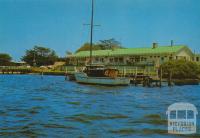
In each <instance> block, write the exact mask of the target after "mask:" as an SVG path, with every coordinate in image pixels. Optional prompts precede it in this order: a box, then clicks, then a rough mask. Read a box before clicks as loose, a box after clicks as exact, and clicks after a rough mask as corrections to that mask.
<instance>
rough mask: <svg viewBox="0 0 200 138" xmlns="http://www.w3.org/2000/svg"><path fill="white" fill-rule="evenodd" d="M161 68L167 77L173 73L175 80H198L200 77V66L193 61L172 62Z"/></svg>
mask: <svg viewBox="0 0 200 138" xmlns="http://www.w3.org/2000/svg"><path fill="white" fill-rule="evenodd" d="M161 67H162V69H163V73H164V74H165V76H168V75H169V74H170V72H171V73H172V78H173V79H197V78H198V77H199V75H200V65H199V64H197V63H195V62H192V61H185V60H171V61H168V62H166V63H164V64H163V65H161Z"/></svg>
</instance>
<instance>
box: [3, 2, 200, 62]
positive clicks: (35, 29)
mask: <svg viewBox="0 0 200 138" xmlns="http://www.w3.org/2000/svg"><path fill="white" fill-rule="evenodd" d="M94 15H95V17H94V23H95V24H98V25H101V26H99V27H95V28H94V42H98V41H99V40H104V39H110V38H115V39H116V40H118V41H120V42H121V43H122V45H123V46H124V47H128V48H132V47H150V46H152V43H153V42H157V43H158V44H159V45H163V46H164V45H170V41H171V40H174V43H175V44H177V45H180V44H183V45H188V46H189V47H190V48H191V50H192V51H194V50H195V52H199V53H200V0H95V13H94ZM90 17H91V0H0V53H9V54H10V55H11V56H12V57H13V60H15V61H19V60H20V58H21V57H22V56H23V55H24V54H25V51H26V50H27V49H31V48H33V46H35V45H39V46H44V47H49V48H51V49H53V50H55V51H56V53H57V54H58V55H59V56H65V53H66V51H72V52H74V51H75V50H76V49H78V48H79V47H80V46H81V45H82V44H83V43H85V42H89V40H90V33H89V32H90V30H89V29H90V28H89V26H84V25H83V24H87V23H90Z"/></svg>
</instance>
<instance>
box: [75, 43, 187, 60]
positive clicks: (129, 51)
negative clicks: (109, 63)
mask: <svg viewBox="0 0 200 138" xmlns="http://www.w3.org/2000/svg"><path fill="white" fill-rule="evenodd" d="M183 48H187V46H184V45H175V46H158V47H156V48H152V47H146V48H145V47H144V48H121V49H114V50H93V51H92V55H93V56H120V55H121V56H122V55H147V54H150V55H153V54H173V53H176V52H178V51H180V50H181V49H183ZM71 56H72V57H89V56H90V51H80V52H78V53H75V54H73V55H71Z"/></svg>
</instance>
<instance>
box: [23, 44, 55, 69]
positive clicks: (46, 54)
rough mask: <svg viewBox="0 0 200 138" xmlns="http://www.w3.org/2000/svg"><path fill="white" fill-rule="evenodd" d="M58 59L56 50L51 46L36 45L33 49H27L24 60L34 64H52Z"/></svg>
mask: <svg viewBox="0 0 200 138" xmlns="http://www.w3.org/2000/svg"><path fill="white" fill-rule="evenodd" d="M57 59H58V57H57V55H56V53H55V51H54V50H51V49H49V48H45V47H40V46H35V47H34V48H33V49H30V50H27V51H26V54H25V56H23V57H22V60H23V61H25V62H26V63H28V64H29V65H31V66H33V65H34V63H35V64H36V65H37V66H42V65H52V64H54V62H55V61H56V60H57Z"/></svg>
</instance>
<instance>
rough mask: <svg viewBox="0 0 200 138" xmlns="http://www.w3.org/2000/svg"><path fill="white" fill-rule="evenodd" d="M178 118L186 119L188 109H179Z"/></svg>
mask: <svg viewBox="0 0 200 138" xmlns="http://www.w3.org/2000/svg"><path fill="white" fill-rule="evenodd" d="M177 118H178V119H186V110H179V111H178V112H177Z"/></svg>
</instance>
